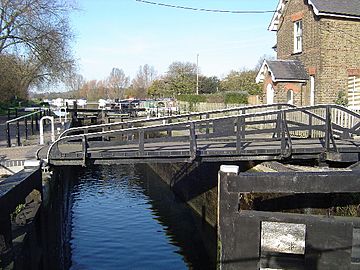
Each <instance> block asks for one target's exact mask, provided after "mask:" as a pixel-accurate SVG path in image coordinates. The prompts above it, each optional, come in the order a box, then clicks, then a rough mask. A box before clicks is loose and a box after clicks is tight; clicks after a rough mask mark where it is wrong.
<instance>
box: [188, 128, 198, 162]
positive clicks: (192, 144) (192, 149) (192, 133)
mask: <svg viewBox="0 0 360 270" xmlns="http://www.w3.org/2000/svg"><path fill="white" fill-rule="evenodd" d="M189 127H190V155H191V159H195V158H196V152H197V144H196V131H195V124H194V123H193V122H191V123H190V125H189Z"/></svg>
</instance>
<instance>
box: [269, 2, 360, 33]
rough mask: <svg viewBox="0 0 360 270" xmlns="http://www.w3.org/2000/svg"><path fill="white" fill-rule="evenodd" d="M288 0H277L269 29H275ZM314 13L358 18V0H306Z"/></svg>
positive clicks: (359, 10) (359, 18) (359, 11)
mask: <svg viewBox="0 0 360 270" xmlns="http://www.w3.org/2000/svg"><path fill="white" fill-rule="evenodd" d="M288 1H289V0H279V3H278V6H277V8H276V11H275V12H274V15H273V17H272V19H271V22H270V25H269V28H268V29H269V30H270V31H277V30H278V25H279V22H280V19H281V17H282V16H283V14H284V12H285V7H286V4H287V2H288ZM308 4H309V5H310V6H312V8H313V10H314V13H315V14H316V15H318V16H329V17H339V18H349V19H358V20H360V0H308Z"/></svg>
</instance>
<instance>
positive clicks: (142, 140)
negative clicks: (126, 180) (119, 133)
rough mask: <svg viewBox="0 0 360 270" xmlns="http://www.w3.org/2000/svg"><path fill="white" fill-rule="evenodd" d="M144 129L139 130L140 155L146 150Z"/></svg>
mask: <svg viewBox="0 0 360 270" xmlns="http://www.w3.org/2000/svg"><path fill="white" fill-rule="evenodd" d="M144 139H145V138H144V130H143V129H140V130H139V155H140V156H142V155H144V151H145V142H144Z"/></svg>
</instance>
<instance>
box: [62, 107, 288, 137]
mask: <svg viewBox="0 0 360 270" xmlns="http://www.w3.org/2000/svg"><path fill="white" fill-rule="evenodd" d="M294 107H295V106H294V105H290V104H281V103H279V104H267V105H255V106H243V107H235V108H228V109H221V110H213V111H205V112H196V113H189V114H182V115H174V116H164V117H156V118H149V119H138V120H131V121H126V122H115V123H107V124H99V125H91V126H84V127H75V128H69V129H67V130H65V131H64V132H63V133H62V134H60V136H59V138H62V137H65V136H69V135H76V134H87V133H92V132H99V131H108V130H111V129H115V130H116V129H125V128H131V127H140V126H145V125H160V124H171V123H177V122H189V121H192V120H203V119H210V118H214V117H221V116H230V115H237V114H246V113H251V112H258V111H268V110H271V109H283V108H294Z"/></svg>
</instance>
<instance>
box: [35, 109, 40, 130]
mask: <svg viewBox="0 0 360 270" xmlns="http://www.w3.org/2000/svg"><path fill="white" fill-rule="evenodd" d="M35 130H36V131H39V116H38V114H37V113H36V114H35Z"/></svg>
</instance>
